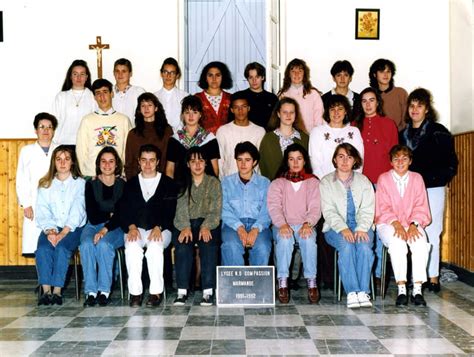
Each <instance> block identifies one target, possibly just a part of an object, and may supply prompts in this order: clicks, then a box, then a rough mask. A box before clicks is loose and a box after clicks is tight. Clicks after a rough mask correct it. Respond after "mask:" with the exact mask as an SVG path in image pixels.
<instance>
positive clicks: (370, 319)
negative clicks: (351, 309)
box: [357, 314, 425, 326]
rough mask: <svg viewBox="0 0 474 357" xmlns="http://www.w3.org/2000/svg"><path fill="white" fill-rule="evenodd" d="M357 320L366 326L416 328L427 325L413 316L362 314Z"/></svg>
mask: <svg viewBox="0 0 474 357" xmlns="http://www.w3.org/2000/svg"><path fill="white" fill-rule="evenodd" d="M357 318H358V319H359V320H360V321H362V323H363V324H364V325H365V326H410V325H411V326H414V325H424V324H425V323H424V322H423V321H421V320H420V319H419V318H418V317H416V316H414V315H412V314H384V315H379V314H377V315H373V314H363V315H362V314H361V315H357Z"/></svg>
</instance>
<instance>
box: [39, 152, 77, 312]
mask: <svg viewBox="0 0 474 357" xmlns="http://www.w3.org/2000/svg"><path fill="white" fill-rule="evenodd" d="M84 185H85V181H84V179H83V178H81V171H80V170H79V165H78V163H77V159H76V155H75V153H74V150H73V149H72V148H71V147H70V146H68V145H60V146H58V147H57V148H56V149H54V151H53V154H52V155H51V164H50V165H49V170H48V173H47V174H46V175H45V176H44V177H43V178H41V179H40V181H39V189H38V198H37V201H36V224H37V225H38V227H39V228H41V234H40V236H39V239H38V247H37V249H36V269H37V271H38V281H39V284H40V285H41V288H42V291H43V294H42V295H41V297H40V298H39V300H38V305H50V304H51V305H54V304H57V305H62V303H63V298H62V295H61V289H62V288H63V287H64V281H65V280H66V273H67V269H68V266H69V259H70V258H71V256H72V254H73V253H74V251H75V250H76V249H77V247H78V245H79V238H80V236H81V231H82V226H84V224H85V223H86V210H85V207H84Z"/></svg>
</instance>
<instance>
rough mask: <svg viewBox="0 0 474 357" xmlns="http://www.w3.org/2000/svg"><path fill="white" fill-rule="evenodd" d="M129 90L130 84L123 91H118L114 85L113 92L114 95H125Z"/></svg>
mask: <svg viewBox="0 0 474 357" xmlns="http://www.w3.org/2000/svg"><path fill="white" fill-rule="evenodd" d="M130 88H132V85H131V84H128V85H127V86H126V87H125V90H123V91H120V90H119V89H118V87H117V85H116V84H114V92H115V93H116V94H118V93H127V91H128V90H129V89H130Z"/></svg>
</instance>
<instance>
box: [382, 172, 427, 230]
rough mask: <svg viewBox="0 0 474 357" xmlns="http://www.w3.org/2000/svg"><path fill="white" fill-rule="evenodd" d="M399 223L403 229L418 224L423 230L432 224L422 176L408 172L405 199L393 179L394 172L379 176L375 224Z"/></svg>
mask: <svg viewBox="0 0 474 357" xmlns="http://www.w3.org/2000/svg"><path fill="white" fill-rule="evenodd" d="M393 221H399V222H400V223H401V224H402V226H403V227H408V226H409V225H410V223H411V222H414V221H415V222H417V223H418V224H419V225H421V226H422V227H423V228H424V227H426V226H427V225H428V224H430V222H431V213H430V206H429V205H428V196H427V193H426V188H425V184H424V183H423V178H422V177H421V175H420V174H418V173H416V172H412V171H408V185H407V188H406V190H405V194H404V195H403V198H402V197H401V196H400V193H399V192H398V189H397V185H396V183H395V181H394V179H393V177H392V170H390V171H387V172H384V173H383V174H381V175H380V176H379V180H378V181H377V189H376V190H375V223H376V224H381V223H385V224H390V223H392V222H393Z"/></svg>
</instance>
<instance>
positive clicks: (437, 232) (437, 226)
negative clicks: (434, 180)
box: [426, 186, 446, 278]
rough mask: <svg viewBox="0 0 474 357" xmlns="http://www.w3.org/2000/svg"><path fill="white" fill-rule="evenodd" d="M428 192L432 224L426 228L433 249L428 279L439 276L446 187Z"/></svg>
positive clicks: (435, 188)
mask: <svg viewBox="0 0 474 357" xmlns="http://www.w3.org/2000/svg"><path fill="white" fill-rule="evenodd" d="M426 191H427V192H428V202H429V204H430V211H431V224H430V225H429V226H427V227H426V235H427V236H428V241H429V242H430V243H431V246H432V249H431V252H430V256H429V260H428V277H430V278H436V277H437V276H439V256H440V252H439V240H440V237H441V233H442V232H443V223H444V200H445V196H446V190H445V187H444V186H443V187H432V188H428V189H427V190H426Z"/></svg>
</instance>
